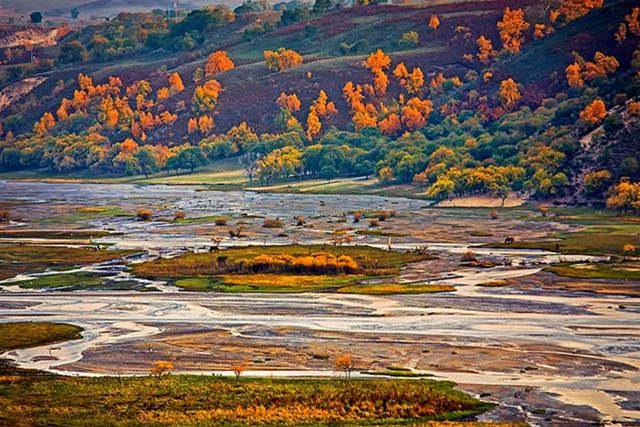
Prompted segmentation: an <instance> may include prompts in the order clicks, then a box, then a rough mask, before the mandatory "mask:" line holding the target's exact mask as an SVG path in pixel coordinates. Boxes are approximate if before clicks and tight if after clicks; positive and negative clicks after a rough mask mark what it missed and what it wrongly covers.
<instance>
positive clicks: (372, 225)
mask: <svg viewBox="0 0 640 427" xmlns="http://www.w3.org/2000/svg"><path fill="white" fill-rule="evenodd" d="M378 225H380V224H379V223H378V220H377V219H372V220H369V227H377V226H378Z"/></svg>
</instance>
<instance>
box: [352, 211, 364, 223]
mask: <svg viewBox="0 0 640 427" xmlns="http://www.w3.org/2000/svg"><path fill="white" fill-rule="evenodd" d="M361 219H362V214H361V213H360V212H356V213H354V214H353V222H354V223H357V222H360V220H361Z"/></svg>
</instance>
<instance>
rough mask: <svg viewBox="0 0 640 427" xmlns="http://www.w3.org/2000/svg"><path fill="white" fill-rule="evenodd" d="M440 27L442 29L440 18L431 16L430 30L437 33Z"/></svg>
mask: <svg viewBox="0 0 640 427" xmlns="http://www.w3.org/2000/svg"><path fill="white" fill-rule="evenodd" d="M438 27H440V18H438V15H431V17H430V18H429V28H430V29H431V30H432V31H435V30H437V29H438Z"/></svg>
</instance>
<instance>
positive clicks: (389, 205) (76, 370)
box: [0, 182, 640, 425]
mask: <svg viewBox="0 0 640 427" xmlns="http://www.w3.org/2000/svg"><path fill="white" fill-rule="evenodd" d="M0 190H1V192H2V194H3V195H4V198H3V200H2V209H5V210H9V211H10V212H11V215H12V217H13V219H14V220H13V221H12V222H11V223H10V224H5V225H3V226H2V227H0V244H2V248H3V251H2V252H0V274H4V276H3V277H6V278H5V279H4V281H1V282H0V287H1V288H2V289H3V290H2V291H0V319H1V320H2V322H15V321H42V320H44V319H46V320H47V321H51V322H59V323H70V324H73V325H76V326H79V327H81V328H83V332H82V338H81V339H76V340H72V341H66V342H63V343H52V344H43V345H40V346H37V347H33V348H28V349H25V348H19V349H17V348H16V349H11V350H8V351H7V352H6V353H4V354H3V357H5V358H8V359H10V360H12V361H13V362H14V363H16V364H17V367H19V368H24V369H39V370H42V371H47V372H51V373H59V374H65V375H73V376H75V375H80V376H87V377H103V376H113V375H131V374H136V375H143V374H144V375H147V374H149V372H150V371H151V370H152V369H153V367H154V363H155V362H157V361H171V363H172V364H173V365H174V371H175V372H176V373H189V374H194V373H204V374H217V375H222V376H231V375H232V372H231V369H232V367H233V366H236V365H238V364H239V363H246V372H244V374H243V375H244V376H246V377H251V378H254V377H267V378H270V377H287V378H290V377H309V376H311V377H330V378H332V379H331V380H329V381H328V382H326V383H324V382H322V381H321V380H314V381H320V383H318V384H325V385H322V387H325V386H326V387H334V385H331V384H333V383H334V382H336V381H337V379H335V378H334V377H335V376H336V375H337V374H336V369H335V361H336V360H337V359H339V358H340V357H341V356H343V355H345V354H348V355H350V356H351V357H352V358H353V360H354V363H355V367H354V372H353V377H354V378H357V380H358V381H355V380H354V383H357V384H374V383H367V382H365V381H371V380H372V379H374V378H380V376H385V377H402V378H404V379H405V380H407V381H419V384H429V382H428V381H427V382H425V378H429V379H446V380H451V381H455V382H456V383H457V384H458V388H460V389H462V390H465V391H467V392H469V393H472V394H474V395H476V396H478V397H479V398H481V399H482V400H484V401H490V402H494V403H496V404H497V406H496V407H495V408H493V409H491V410H489V411H486V412H484V413H483V414H481V415H477V416H476V419H477V420H478V421H496V420H497V421H507V422H521V421H525V422H528V423H532V424H571V423H579V424H582V425H584V424H598V423H603V422H604V423H616V422H617V423H634V422H638V420H640V411H639V410H638V408H639V407H640V394H639V393H638V392H637V389H638V387H637V385H638V383H640V376H639V373H638V372H639V371H638V369H640V334H639V332H638V331H639V330H640V324H639V323H638V310H640V300H639V299H638V295H639V294H640V277H637V271H638V270H639V269H640V266H639V265H638V264H639V261H638V258H637V256H635V254H633V253H630V252H629V251H626V250H625V248H624V247H625V244H631V245H637V246H640V244H639V243H640V242H638V236H639V231H640V230H639V228H640V224H639V223H638V222H637V221H636V220H635V219H634V218H632V217H614V216H613V214H610V213H606V212H597V211H593V210H586V209H582V210H581V209H560V208H554V209H551V211H550V212H549V213H548V214H546V216H543V215H542V214H541V213H540V212H538V211H536V210H534V209H532V208H531V207H528V206H521V207H514V208H504V209H498V216H497V218H496V217H495V215H491V214H490V209H483V208H474V209H471V208H448V209H434V208H431V207H429V203H428V202H426V201H422V200H419V199H406V198H392V197H381V196H368V195H367V196H364V195H360V196H358V195H353V196H349V197H343V196H339V195H303V194H269V193H255V192H245V191H225V192H219V191H213V190H211V189H210V188H209V187H206V186H180V187H176V186H165V185H150V186H138V185H130V184H124V183H120V184H110V185H105V184H86V183H85V184H70V183H34V182H28V183H27V182H0ZM143 207H144V208H146V209H149V210H150V211H151V219H150V220H147V221H143V220H140V219H137V218H136V211H137V210H139V209H140V208H143ZM177 210H181V211H183V212H184V213H185V218H179V219H177V220H176V219H174V216H175V212H176V211H177ZM356 212H357V213H359V214H360V215H361V217H362V218H361V219H360V220H359V221H354V220H355V216H354V213H356ZM299 217H304V218H305V221H304V224H303V225H299V224H298V219H297V218H299ZM382 217H384V219H383V220H382ZM222 218H223V219H224V221H221V219H222ZM276 219H278V220H279V222H276V221H274V220H276ZM267 220H271V221H267ZM374 220H375V221H376V224H375V225H373V224H372V221H374ZM265 224H268V225H269V226H265ZM274 224H276V226H275V227H274V226H273V225H274ZM238 228H241V233H240V236H236V237H231V235H230V234H229V230H232V231H233V230H237V229H238ZM345 236H349V241H348V242H347V241H344V240H341V239H344V237H345ZM507 237H513V238H514V239H515V242H514V243H512V244H505V243H504V241H505V239H506V238H507ZM216 244H219V246H220V249H219V250H218V251H216V250H215V249H212V247H215V245H216ZM312 244H313V245H320V249H321V250H325V251H328V252H331V251H337V250H338V249H340V250H342V251H343V253H350V252H349V251H353V250H355V248H357V247H362V248H363V249H362V250H361V251H360V252H362V253H363V254H364V253H369V255H368V256H369V257H370V259H369V261H368V262H369V263H371V262H372V261H371V260H372V259H375V257H376V256H378V254H379V253H380V254H381V255H383V254H384V253H385V252H384V251H392V252H393V257H395V258H394V259H396V258H397V259H401V257H400V256H401V255H402V256H403V257H404V256H405V255H406V256H408V255H409V254H422V255H421V256H422V257H421V258H416V259H411V260H410V262H408V263H407V264H406V265H402V266H400V270H399V271H397V272H396V273H394V274H392V275H390V276H387V277H384V278H382V280H384V284H385V286H386V285H391V284H392V285H393V286H391V287H388V288H385V289H386V290H385V292H383V293H380V292H373V291H372V287H371V285H370V284H367V285H365V284H362V283H357V284H354V285H352V286H350V287H349V289H348V290H347V291H346V292H347V293H337V292H334V289H332V288H329V289H324V288H323V289H306V288H300V289H287V290H286V291H285V292H283V291H282V289H280V288H278V286H281V285H282V283H280V282H281V280H283V279H282V277H281V276H273V277H269V278H268V279H269V280H272V282H269V281H263V282H260V283H257V282H256V283H251V282H254V281H256V280H257V279H256V278H255V277H252V276H242V273H235V274H236V276H234V277H235V278H242V279H243V280H244V281H245V282H246V283H244V286H246V287H245V288H243V289H237V288H216V287H214V288H203V289H201V290H203V291H206V292H194V291H185V290H183V288H182V287H181V286H180V283H179V281H180V280H190V281H191V282H189V283H191V284H193V283H195V282H194V281H197V280H202V279H203V278H207V279H208V278H209V277H208V276H202V275H189V274H187V273H184V272H183V273H181V274H182V275H183V276H182V277H181V278H180V279H178V280H175V279H174V278H172V277H169V278H167V277H164V276H162V275H159V276H158V277H153V276H149V275H148V270H147V273H145V275H144V276H142V277H141V276H139V275H138V274H137V271H139V270H140V269H139V267H138V266H142V265H147V266H151V267H152V268H151V271H153V266H154V264H153V263H156V262H160V263H164V264H171V263H173V262H179V263H181V265H183V266H184V265H187V264H188V263H185V262H184V261H189V262H192V261H193V262H192V263H191V264H189V265H190V267H189V268H193V269H194V270H193V271H197V269H199V268H201V266H200V265H199V264H198V262H200V261H203V262H205V263H209V264H211V263H212V262H214V261H212V260H215V262H217V263H218V264H219V265H220V263H232V262H237V259H236V258H237V257H238V256H241V257H245V258H246V257H247V256H248V255H247V253H254V252H256V251H257V253H260V251H261V248H262V249H263V251H262V252H264V253H277V252H278V250H277V247H282V252H286V251H293V253H294V254H295V253H296V251H300V250H301V249H300V248H302V250H304V248H305V247H306V246H305V245H312ZM337 244H342V245H345V246H334V245H337ZM323 245H324V249H322V247H323ZM352 245H359V246H352ZM98 247H100V248H101V249H100V250H96V249H97V248H98ZM231 247H233V248H236V249H234V250H235V251H236V252H234V253H235V254H237V255H235V257H236V258H234V257H228V256H226V255H225V254H229V253H232V252H231V251H228V250H227V248H231ZM243 247H244V248H246V249H240V248H243ZM366 248H369V249H366ZM627 249H628V248H627ZM212 250H213V252H210V251H212ZM308 250H309V251H311V252H313V251H316V250H318V246H314V247H313V249H311V247H309V249H308ZM71 251H79V252H77V253H74V254H73V255H72V256H71V255H69V254H70V253H71ZM115 251H122V252H115ZM274 251H275V252H274ZM377 251H380V252H377ZM190 252H199V253H200V254H201V255H198V256H197V257H194V256H192V255H188V253H190ZM396 253H397V254H396ZM65 254H66V256H65ZM88 254H93V255H91V256H89V255H88ZM104 254H110V255H111V256H105V255H104ZM238 254H239V255H238ZM350 254H351V255H353V256H354V257H356V256H357V254H356V253H350ZM96 256H100V257H101V259H92V258H94V257H96ZM252 256H253V255H252ZM411 256H414V255H411ZM185 257H186V258H185ZM65 258H66V262H65ZM388 258H392V257H391V256H389V257H388ZM249 259H250V258H249ZM406 260H407V261H409V259H408V258H406ZM149 263H150V264H149ZM225 265H226V264H225ZM369 265H371V264H369ZM185 274H186V275H185ZM267 276H268V275H267ZM305 277H307V278H314V277H315V276H314V275H312V274H308V273H307V274H306V276H305ZM338 278H340V276H338ZM265 280H266V279H265ZM296 280H297V279H296ZM292 283H293V285H295V283H296V281H295V280H294V281H293V282H292ZM374 283H375V282H374ZM433 287H439V289H438V290H439V292H437V293H432V292H433V290H434V288H433ZM400 290H401V291H400ZM431 377H433V378H431ZM191 378H192V377H181V376H175V377H174V376H171V377H170V378H165V379H163V380H162V381H163V383H162V384H166V386H167V387H166V388H161V390H168V391H167V393H168V394H167V395H166V396H165V395H163V396H161V398H162V401H163V402H166V404H167V405H169V406H167V408H169V409H168V410H170V409H171V405H173V403H171V402H173V400H172V399H173V398H174V397H175V396H174V395H173V393H176V392H180V390H183V387H185V386H186V384H194V383H199V384H201V382H206V381H209V380H206V379H198V378H196V379H191ZM31 381H32V380H26V381H25V382H23V381H21V382H19V384H17V385H16V384H14V385H11V386H8V385H5V386H4V387H5V392H7V390H9V388H6V387H18V388H19V389H13V392H12V395H13V396H16V399H18V397H19V399H28V398H29V396H30V394H29V393H32V392H34V390H36V389H35V388H32V387H47V385H46V384H54V383H43V384H44V385H39V386H38V385H36V383H33V385H30V382H31ZM53 381H71V383H73V381H80V382H81V383H82V384H81V385H80V386H81V387H94V389H92V390H91V393H97V392H100V389H99V388H100V387H103V386H104V385H105V384H109V387H114V388H117V387H118V386H117V385H116V384H117V383H118V381H117V380H115V379H95V380H94V379H83V380H81V379H78V380H70V379H55V380H53ZM84 381H86V384H85V383H84ZM128 381H129V380H125V381H124V383H125V384H132V383H131V382H128ZM130 381H133V382H135V381H139V383H136V384H138V385H140V387H141V388H137V385H136V388H135V390H137V391H135V393H138V392H139V393H143V394H144V393H147V391H148V390H147V389H146V388H145V387H148V386H149V387H150V384H151V383H153V382H154V381H156V380H153V379H148V378H147V379H139V380H130ZM211 381H222V382H221V383H220V384H225V387H227V386H228V387H231V388H233V384H234V382H233V381H232V380H222V379H211ZM244 381H247V384H251V385H247V387H253V386H254V385H255V384H270V381H275V383H276V384H277V383H278V382H277V380H253V379H251V380H249V379H245V380H244ZM260 381H263V382H262V383H261V382H260ZM305 381H307V380H305ZM359 381H362V383H361V382H359ZM73 384H76V383H73ZM101 384H102V385H101ZM118 384H121V383H118ZM145 384H146V385H145ZM300 384H311V383H309V382H307V383H304V382H301V383H300ZM69 386H70V385H68V384H63V385H60V386H59V387H62V388H63V389H64V387H69ZM169 386H170V387H169ZM202 386H203V387H205V385H202ZM95 387H97V388H95ZM207 387H208V386H207ZM301 387H302V386H301ZM0 389H2V386H0ZM40 390H42V389H40ZM87 390H88V389H87ZM145 390H147V391H145ZM36 391H37V390H36ZM130 392H131V393H134V391H133V390H130ZM135 393H134V394H133V395H132V396H135V400H136V401H137V400H138V399H139V395H137V394H135ZM156 397H158V396H154V399H155V398H156ZM4 398H5V399H6V395H5V397H4ZM132 398H134V397H132ZM158 398H160V397H158ZM19 399H18V400H19ZM18 400H14V401H11V402H10V403H11V404H12V405H14V404H16V405H19V406H20V402H19V401H18ZM120 403H122V402H120ZM120 403H118V405H119V404H120ZM173 409H175V408H173ZM173 409H171V410H173ZM66 410H68V411H70V413H74V411H76V410H78V409H77V408H75V409H74V408H68V409H66ZM60 411H62V409H60ZM154 411H155V410H154ZM152 412H153V411H152ZM49 415H50V414H49ZM49 415H47V416H49ZM151 416H153V417H157V416H160V414H159V413H156V412H153V413H152V414H151ZM43 419H47V420H50V421H51V422H56V421H58V420H59V419H58V418H55V417H54V418H43Z"/></svg>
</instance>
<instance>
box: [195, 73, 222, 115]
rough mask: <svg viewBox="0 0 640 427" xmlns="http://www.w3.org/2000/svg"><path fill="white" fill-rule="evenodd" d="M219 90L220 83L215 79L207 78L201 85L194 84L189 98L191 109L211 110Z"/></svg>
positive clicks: (203, 111) (205, 111) (197, 110)
mask: <svg viewBox="0 0 640 427" xmlns="http://www.w3.org/2000/svg"><path fill="white" fill-rule="evenodd" d="M221 91H222V85H221V84H220V83H219V82H218V81H216V80H209V81H208V82H206V83H205V84H203V85H202V86H196V90H195V91H194V93H193V98H192V100H191V103H192V108H193V110H194V111H196V112H201V113H207V112H210V111H213V109H214V108H215V106H216V103H217V102H218V96H220V92H221Z"/></svg>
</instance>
